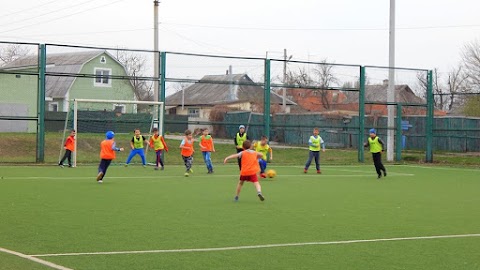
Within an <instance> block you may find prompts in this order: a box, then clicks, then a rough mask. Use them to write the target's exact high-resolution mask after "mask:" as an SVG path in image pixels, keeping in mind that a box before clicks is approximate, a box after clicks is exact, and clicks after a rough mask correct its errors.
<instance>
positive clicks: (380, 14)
mask: <svg viewBox="0 0 480 270" xmlns="http://www.w3.org/2000/svg"><path fill="white" fill-rule="evenodd" d="M1 3H2V4H1V9H0V40H2V41H25V42H39V43H43V42H45V43H65V44H78V45H90V46H92V45H93V46H108V47H124V48H136V49H153V0H77V1H65V0H22V1H12V0H2V1H1ZM396 5H397V11H396V18H397V20H396V26H397V38H396V65H397V66H402V67H418V68H426V69H432V68H435V67H439V68H440V69H441V70H442V71H444V72H445V71H447V70H448V69H449V68H450V67H452V66H454V65H456V64H457V63H458V62H459V61H460V52H461V49H462V47H463V45H464V44H465V43H467V42H470V41H473V40H475V39H478V38H480V16H479V15H478V10H480V2H479V1H473V0H455V1H453V0H451V1H446V0H400V1H397V3H396ZM159 10H160V13H159V14H160V18H159V20H160V22H161V24H160V27H159V29H160V31H159V35H160V50H166V51H179V52H193V53H207V54H222V55H238V56H256V57H263V56H265V53H266V51H269V56H270V57H272V58H281V57H282V54H283V49H284V48H286V49H287V50H288V54H289V55H293V59H298V60H311V61H319V60H321V59H323V58H328V59H329V60H330V61H335V62H336V63H346V64H361V65H383V66H386V65H388V25H389V0H362V1H360V0H329V1H324V0H297V1H285V0H243V1H227V0H203V1H199V0H162V1H161V4H160V8H159Z"/></svg>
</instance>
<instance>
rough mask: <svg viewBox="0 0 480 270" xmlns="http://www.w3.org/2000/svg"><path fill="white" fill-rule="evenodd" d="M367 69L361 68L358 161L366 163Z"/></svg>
mask: <svg viewBox="0 0 480 270" xmlns="http://www.w3.org/2000/svg"><path fill="white" fill-rule="evenodd" d="M365 76H366V74H365V67H364V66H361V67H360V89H359V92H358V161H359V162H364V161H365V157H364V150H363V139H364V137H363V132H364V130H365Z"/></svg>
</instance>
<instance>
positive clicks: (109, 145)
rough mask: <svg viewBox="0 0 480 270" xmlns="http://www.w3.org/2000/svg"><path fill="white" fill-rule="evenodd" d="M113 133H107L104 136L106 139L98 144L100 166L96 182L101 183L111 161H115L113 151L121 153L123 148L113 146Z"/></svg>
mask: <svg viewBox="0 0 480 270" xmlns="http://www.w3.org/2000/svg"><path fill="white" fill-rule="evenodd" d="M114 136H115V133H113V131H107V133H106V134H105V137H106V139H105V140H103V141H102V142H101V143H100V158H101V159H102V160H101V161H100V165H98V174H97V182H98V183H100V184H101V183H103V177H104V176H105V174H106V173H107V169H108V166H110V163H111V162H112V160H114V159H115V151H123V148H118V147H116V146H115V141H114V140H113V137H114Z"/></svg>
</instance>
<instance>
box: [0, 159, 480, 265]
mask: <svg viewBox="0 0 480 270" xmlns="http://www.w3.org/2000/svg"><path fill="white" fill-rule="evenodd" d="M301 163H303V161H302V162H301ZM214 166H215V173H214V174H213V175H209V174H206V168H205V167H204V165H203V164H202V162H201V161H200V159H196V160H195V162H194V167H193V168H194V173H193V174H192V175H191V176H190V177H184V176H183V172H184V168H183V167H182V166H179V165H168V164H167V165H166V167H165V170H164V171H155V170H153V168H152V167H150V166H149V167H147V168H143V167H141V166H135V165H133V166H129V167H127V168H126V167H123V166H119V165H112V166H111V167H110V168H109V171H108V173H107V175H106V176H105V178H104V183H103V184H97V183H96V181H95V176H96V170H97V168H96V167H95V166H79V167H77V168H63V169H61V168H59V167H56V166H43V167H38V166H12V167H8V166H2V167H0V170H1V171H0V176H1V177H2V179H0V205H1V208H0V209H1V211H0V232H1V233H0V247H2V248H6V249H9V250H14V251H17V252H20V253H23V254H27V255H41V254H64V253H79V252H80V253H96V252H115V251H127V253H126V254H111V255H105V254H104V255H96V254H92V255H77V256H45V257H38V258H41V259H43V260H47V261H50V262H53V263H56V264H59V265H63V266H65V267H69V268H72V269H117V270H122V269H480V255H479V254H480V237H478V236H475V235H471V236H469V237H463V238H461V237H455V238H439V239H410V240H402V241H384V240H380V239H391V238H410V237H424V236H442V235H465V234H480V215H479V214H478V213H480V196H479V190H480V181H479V178H478V173H479V170H478V169H461V168H444V167H416V166H403V165H399V166H393V165H392V166H388V165H387V170H388V176H387V177H386V178H382V179H380V180H378V179H376V173H375V171H374V169H373V165H360V166H323V167H322V174H321V175H318V174H316V173H314V172H315V171H314V170H312V168H311V169H310V171H309V173H307V174H304V173H303V167H302V166H301V165H299V166H280V165H277V164H276V163H272V164H270V165H269V168H271V169H275V170H276V171H277V174H278V176H277V177H276V178H274V179H267V180H261V184H262V188H263V193H264V195H265V197H266V200H265V201H264V202H260V201H259V200H258V197H257V196H256V192H255V190H254V187H253V185H252V184H250V183H246V184H245V186H244V188H243V190H242V193H241V195H240V200H239V201H238V202H234V201H233V197H234V192H235V187H236V184H237V179H238V167H237V166H236V161H233V160H232V161H231V162H230V163H229V164H227V165H223V164H220V163H218V162H216V163H215V164H214ZM375 239H377V240H375ZM350 240H373V241H371V242H348V241H350ZM346 241H347V242H346ZM312 242H316V244H302V243H312ZM325 242H333V243H329V244H328V243H325ZM292 243H299V245H297V246H278V247H269V248H265V247H264V248H247V249H234V250H209V251H207V250H202V251H191V252H185V249H208V248H225V247H242V246H256V245H271V244H280V245H281V244H292ZM322 243H323V244H322ZM158 250H163V251H164V252H151V253H139V254H137V253H129V252H128V251H143V252H145V251H158ZM165 250H167V251H170V252H165ZM172 250H177V251H172ZM0 260H1V262H2V263H0V269H48V268H47V267H45V266H42V265H39V264H36V263H34V262H31V261H27V260H25V259H21V258H19V257H16V256H13V255H7V254H2V253H1V252H0Z"/></svg>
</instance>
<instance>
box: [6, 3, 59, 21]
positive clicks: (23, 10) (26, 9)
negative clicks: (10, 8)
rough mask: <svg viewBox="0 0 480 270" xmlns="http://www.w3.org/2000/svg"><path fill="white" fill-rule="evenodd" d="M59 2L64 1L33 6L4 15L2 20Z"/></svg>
mask: <svg viewBox="0 0 480 270" xmlns="http://www.w3.org/2000/svg"><path fill="white" fill-rule="evenodd" d="M59 1H62V0H53V1H50V2H47V3H43V4H40V5H37V6H33V7H29V8H25V9H21V10H19V11H15V12H11V13H8V14H4V15H2V16H1V17H2V19H4V18H7V17H10V16H12V15H16V14H19V13H23V12H25V11H29V10H32V9H37V8H39V7H44V6H46V5H49V4H52V3H55V2H59Z"/></svg>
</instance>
